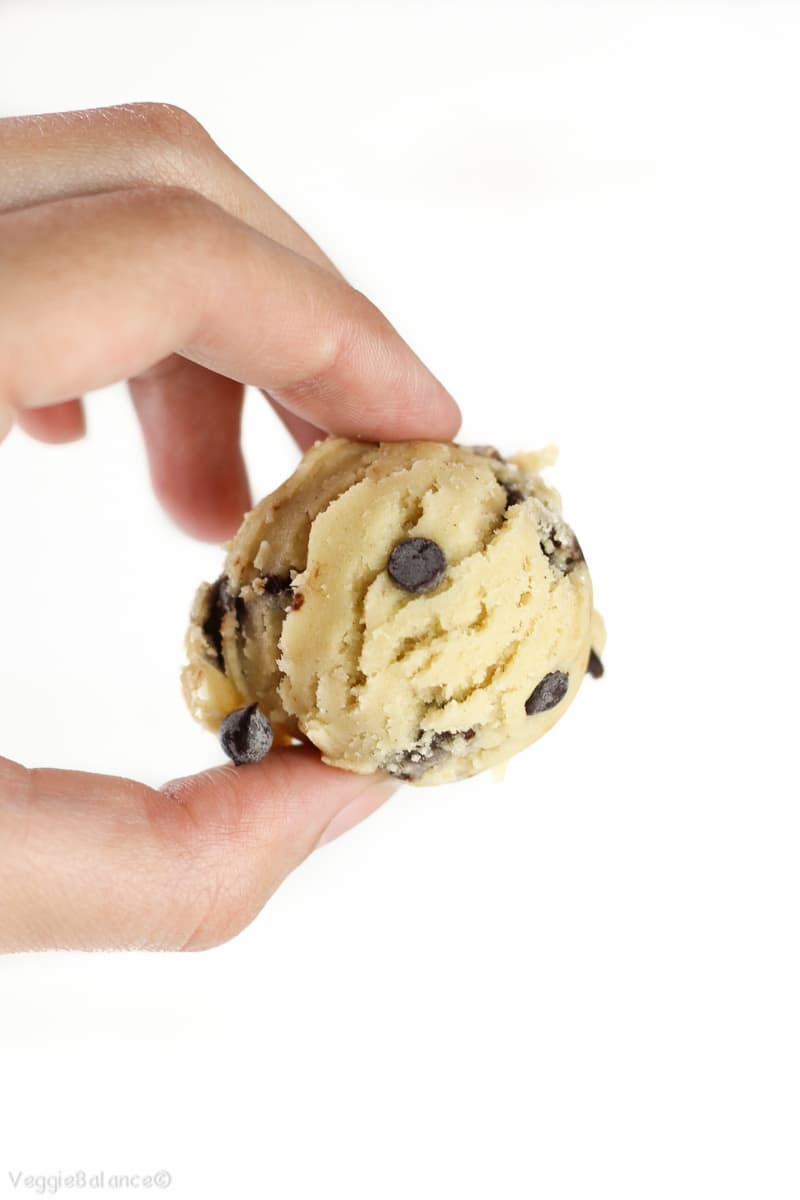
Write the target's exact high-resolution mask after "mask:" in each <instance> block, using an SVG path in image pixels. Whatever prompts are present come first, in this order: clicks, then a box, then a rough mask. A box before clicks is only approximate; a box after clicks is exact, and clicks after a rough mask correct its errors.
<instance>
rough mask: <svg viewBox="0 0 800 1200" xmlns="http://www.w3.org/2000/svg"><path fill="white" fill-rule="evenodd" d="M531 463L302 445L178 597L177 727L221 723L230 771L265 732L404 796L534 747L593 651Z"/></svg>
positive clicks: (413, 448)
mask: <svg viewBox="0 0 800 1200" xmlns="http://www.w3.org/2000/svg"><path fill="white" fill-rule="evenodd" d="M545 458H546V455H535V454H531V455H519V456H517V457H515V458H513V459H510V460H505V459H503V458H502V457H501V456H500V454H499V453H498V452H497V451H496V450H494V449H493V448H492V447H489V446H473V447H468V446H457V445H453V444H449V443H448V444H443V443H437V442H396V443H383V444H380V445H377V444H374V443H364V442H351V441H347V440H345V439H344V438H329V439H328V440H327V441H323V442H319V443H317V445H315V446H314V447H313V448H312V449H311V450H309V451H308V453H307V454H306V455H305V457H304V458H303V460H302V462H301V463H300V465H299V466H298V468H297V470H296V471H295V472H294V474H293V475H292V476H291V478H290V479H288V480H287V481H286V483H284V484H283V486H282V487H280V488H278V490H277V491H276V492H273V494H272V495H270V496H267V497H266V499H264V500H262V501H261V503H260V504H258V505H257V506H256V507H255V508H254V509H253V511H252V512H251V513H249V514H248V515H247V516H246V518H245V520H244V523H243V525H242V527H241V529H240V530H239V532H238V534H237V535H236V537H235V538H234V539H233V541H232V542H231V543H230V544H229V546H228V554H227V559H226V561H225V567H224V571H223V574H222V575H221V576H220V577H219V579H217V581H216V582H215V583H213V584H203V586H202V587H201V588H200V589H199V591H198V592H197V595H196V597H195V602H194V607H193V610H192V621H191V625H190V628H189V632H188V634H187V651H188V658H189V662H188V665H187V666H186V667H185V669H184V672H183V686H184V693H185V696H186V700H187V702H188V704H189V707H190V709H191V711H192V713H193V715H194V716H195V717H196V719H197V720H198V721H201V722H202V723H203V724H204V725H206V726H207V727H208V728H210V729H213V730H215V731H219V730H220V727H221V726H222V741H223V745H224V747H225V749H226V751H227V752H228V753H229V754H230V756H231V757H232V758H234V761H237V762H249V761H253V760H254V759H257V758H259V757H262V756H263V753H266V750H268V749H269V746H270V744H271V741H272V737H271V733H272V731H273V730H274V735H275V738H276V741H277V742H278V744H280V743H281V742H283V743H286V742H288V741H289V740H290V739H291V738H301V739H307V740H309V741H310V742H312V743H313V744H314V745H315V746H317V747H318V748H319V750H320V751H321V752H322V756H323V758H324V760H325V761H326V762H328V763H331V764H333V766H336V767H343V768H346V769H348V770H350V771H357V772H362V773H366V772H371V771H387V772H389V773H390V774H392V775H396V776H398V777H399V778H401V779H409V780H412V781H413V782H415V783H420V784H434V783H446V782H448V781H450V780H455V779H463V778H465V777H466V776H468V775H473V774H475V773H476V772H477V771H482V770H483V769H484V768H486V767H490V766H495V765H497V764H500V763H502V762H504V761H505V760H506V759H507V758H509V757H510V756H511V755H512V754H515V753H516V752H517V751H518V750H522V749H523V748H524V747H525V746H528V745H529V744H530V743H531V742H534V741H536V739H537V738H539V737H541V735H542V734H543V733H545V732H546V731H547V730H548V729H549V728H550V727H551V726H552V725H554V724H555V722H556V721H557V720H558V719H559V717H561V716H562V715H563V713H564V712H565V711H566V709H567V708H568V706H569V705H570V703H571V702H572V700H573V699H574V697H575V693H576V692H577V690H578V688H579V687H580V685H581V681H582V679H583V678H584V676H585V674H586V672H587V670H588V671H589V672H591V674H592V675H595V676H596V675H599V674H601V673H602V669H603V668H602V664H601V662H600V657H599V655H600V654H601V653H602V650H603V640H604V639H603V631H602V623H601V622H600V620H599V618H598V617H597V616H596V614H594V612H593V608H592V585H591V580H590V578H589V571H588V569H587V566H586V563H585V561H584V557H583V553H582V552H581V548H580V545H579V544H578V541H577V539H576V537H575V535H574V534H573V532H572V530H571V529H570V528H569V526H568V525H566V524H565V522H564V520H563V519H562V517H561V504H560V500H559V497H558V494H557V493H556V492H555V491H554V490H553V489H552V488H551V487H549V486H548V485H547V484H546V483H545V482H544V481H543V480H542V478H541V476H540V475H539V470H540V468H541V467H542V466H543V465H544V464H545ZM262 717H266V718H268V720H267V721H263V720H261V718H262ZM270 724H271V726H272V729H270ZM268 731H269V735H270V736H268ZM265 746H266V750H265V749H264V747H265Z"/></svg>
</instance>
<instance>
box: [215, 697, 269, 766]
mask: <svg viewBox="0 0 800 1200" xmlns="http://www.w3.org/2000/svg"><path fill="white" fill-rule="evenodd" d="M219 740H220V745H221V746H222V749H223V750H224V751H225V753H226V754H227V756H228V758H229V759H231V761H232V762H234V763H236V765H237V766H242V765H243V764H244V763H257V762H261V759H262V758H266V756H267V755H268V754H269V752H270V749H271V748H272V725H271V723H270V720H269V718H268V717H265V716H264V714H263V713H262V711H261V709H260V708H259V707H258V705H257V704H249V705H248V706H247V708H237V709H236V710H235V711H234V712H232V713H228V715H227V717H226V718H225V720H224V721H223V722H222V724H221V725H220V727H219Z"/></svg>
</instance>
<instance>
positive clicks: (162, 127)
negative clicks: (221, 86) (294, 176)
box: [0, 103, 338, 274]
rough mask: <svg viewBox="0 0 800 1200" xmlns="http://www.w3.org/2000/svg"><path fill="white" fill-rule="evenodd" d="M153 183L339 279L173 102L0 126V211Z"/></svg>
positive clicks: (318, 251)
mask: <svg viewBox="0 0 800 1200" xmlns="http://www.w3.org/2000/svg"><path fill="white" fill-rule="evenodd" d="M148 185H150V186H155V187H178V188H188V189H191V191H193V192H196V193H197V194H198V195H200V196H204V197H205V198H206V199H207V200H211V201H213V202H214V204H216V205H218V206H219V207H220V208H223V209H225V211H226V212H229V213H230V214H231V215H232V216H234V217H238V218H239V219H240V220H241V221H244V222H245V223H246V224H248V225H252V227H253V228H254V229H257V230H258V231H259V232H260V233H263V234H266V236H267V237H269V238H271V239H272V240H273V241H276V242H280V243H281V244H282V245H284V246H287V247H288V248H289V249H290V250H294V251H295V253H297V254H302V255H303V256H304V257H305V258H309V259H311V261H312V262H315V263H316V264H317V265H318V266H321V267H324V268H326V269H327V270H329V271H331V272H333V273H334V274H338V272H337V271H336V268H335V267H334V265H333V263H332V262H331V261H330V259H329V258H328V257H327V256H326V255H325V254H323V252H322V250H321V249H320V248H319V246H318V245H317V244H316V242H315V241H314V240H313V239H312V238H310V237H309V235H308V234H307V233H306V232H305V230H304V229H302V228H301V227H300V226H299V225H298V224H297V222H296V221H294V220H292V218H291V217H290V216H289V215H288V213H286V212H284V210H283V209H282V208H281V207H280V206H279V205H278V204H276V203H275V201H274V200H272V199H271V198H270V197H269V196H268V195H266V193H265V192H263V191H262V190H261V188H259V187H258V186H257V185H256V184H255V183H254V182H253V180H252V179H250V178H249V177H248V176H247V175H245V173H244V171H241V170H240V169H239V167H237V166H236V164H235V163H233V162H232V161H231V159H229V158H228V156H227V155H226V154H224V153H223V152H222V150H220V148H219V146H217V145H216V143H215V142H214V141H213V140H212V138H211V137H210V136H209V134H208V133H207V132H206V130H205V129H204V128H203V126H202V125H201V124H200V122H199V121H197V120H195V118H194V117H192V116H191V115H190V114H189V113H187V112H184V110H183V109H181V108H178V107H176V106H175V105H173V104H147V103H145V104H120V105H117V106H115V107H112V108H94V109H85V110H82V111H79V112H68V113H44V114H36V115H34V116H30V117H7V118H5V119H4V120H0V211H2V210H6V211H9V210H11V209H15V208H17V209H18V208H24V207H26V206H27V205H30V204H42V203H44V202H46V201H48V200H60V199H64V198H66V197H69V196H83V195H88V194H89V193H93V192H94V193H97V192H112V191H117V190H119V189H122V188H141V187H143V186H148Z"/></svg>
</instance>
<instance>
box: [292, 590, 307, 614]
mask: <svg viewBox="0 0 800 1200" xmlns="http://www.w3.org/2000/svg"><path fill="white" fill-rule="evenodd" d="M304 600H305V596H304V595H303V593H302V592H295V594H294V600H293V601H292V611H293V612H297V610H298V608H302V607H303V602H304Z"/></svg>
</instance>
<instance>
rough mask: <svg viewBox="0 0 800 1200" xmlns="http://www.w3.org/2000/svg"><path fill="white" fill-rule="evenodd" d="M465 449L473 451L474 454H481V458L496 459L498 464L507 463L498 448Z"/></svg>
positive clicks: (475, 447)
mask: <svg viewBox="0 0 800 1200" xmlns="http://www.w3.org/2000/svg"><path fill="white" fill-rule="evenodd" d="M464 449H465V450H471V451H472V453H473V454H479V455H480V456H481V458H495V459H497V461H498V462H505V461H506V460H505V459H504V458H503V456H502V454H501V453H500V451H499V450H498V449H497V447H496V446H465V447H464Z"/></svg>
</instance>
